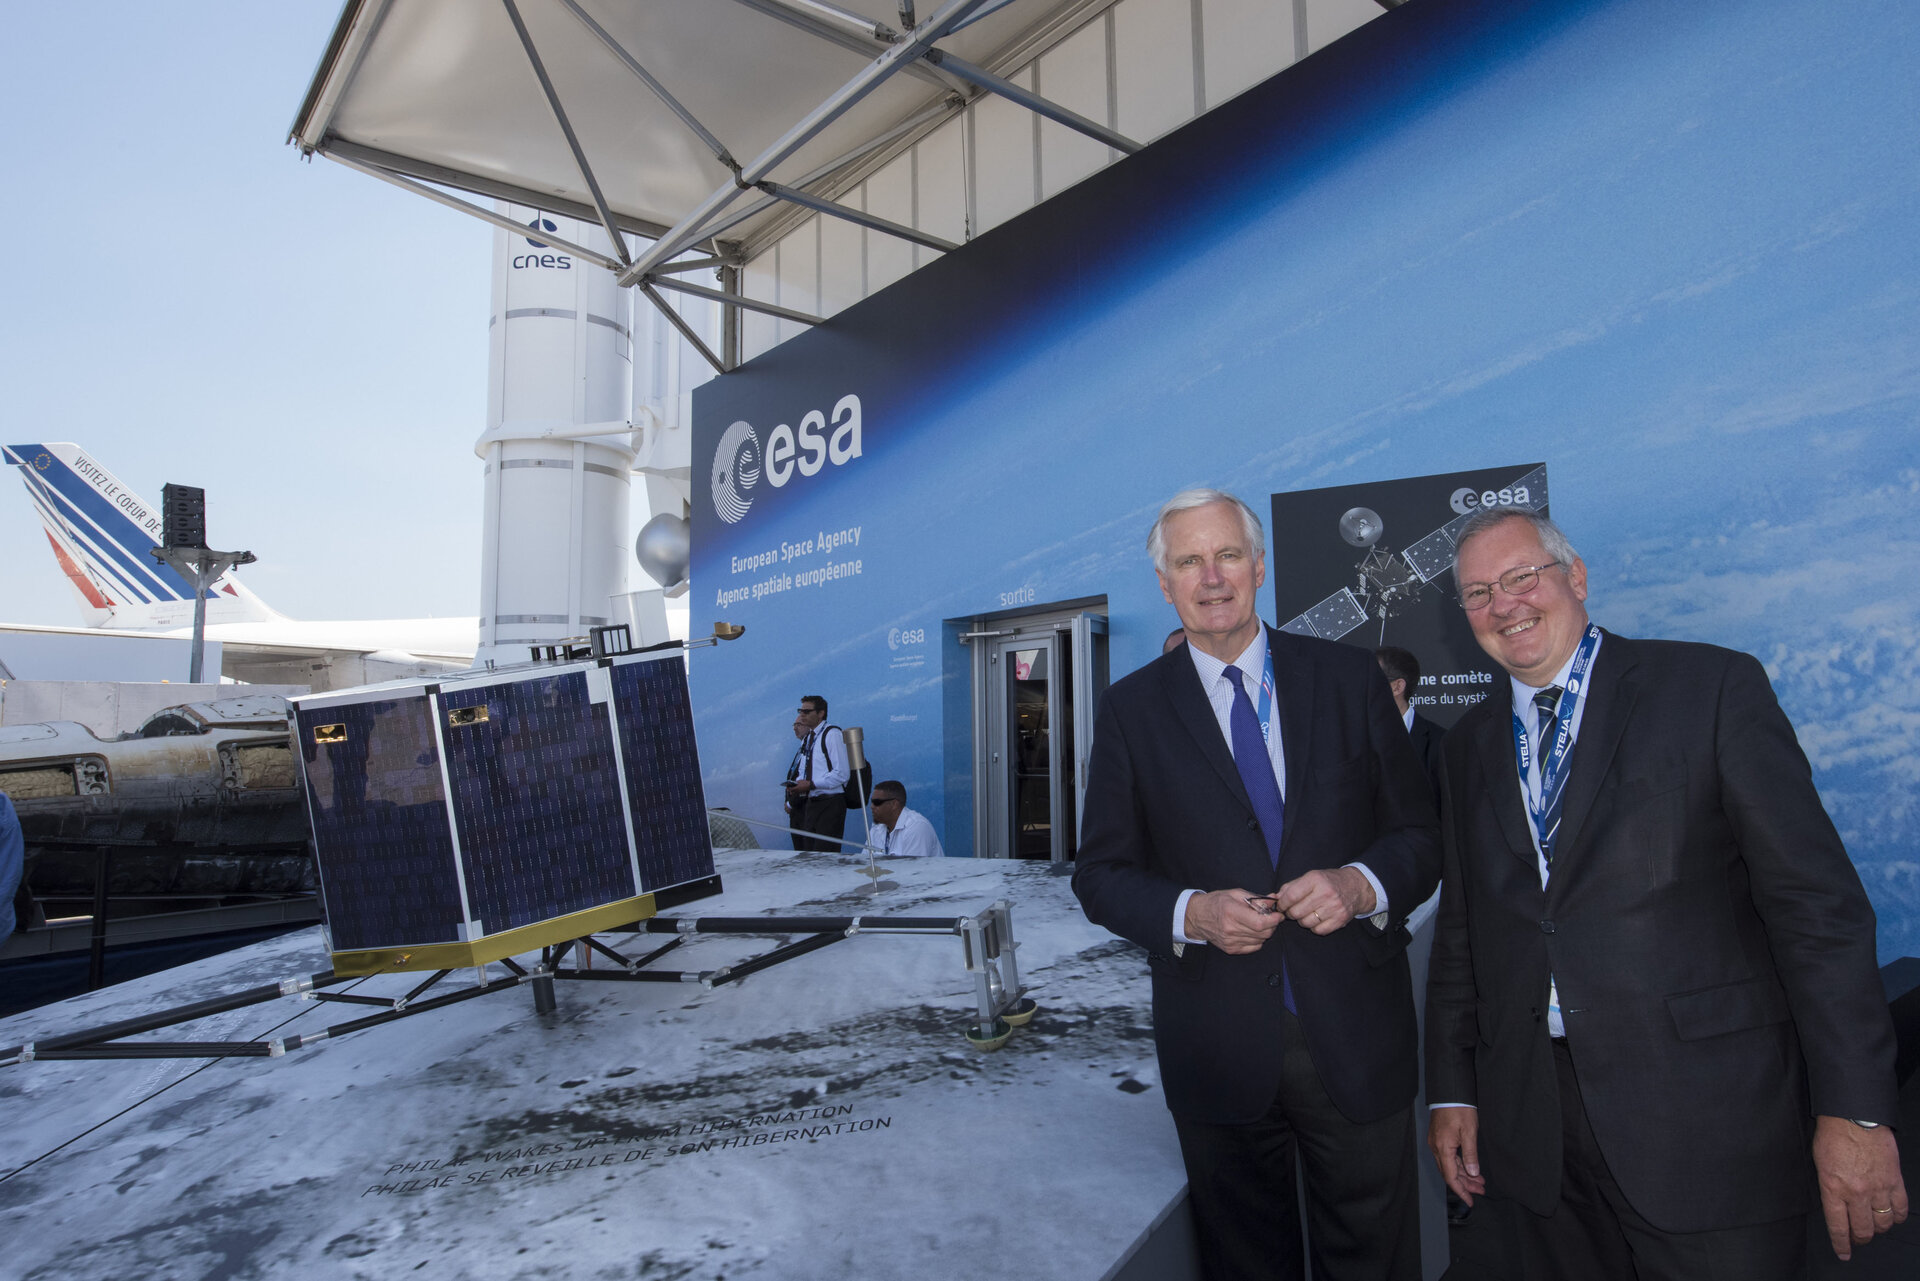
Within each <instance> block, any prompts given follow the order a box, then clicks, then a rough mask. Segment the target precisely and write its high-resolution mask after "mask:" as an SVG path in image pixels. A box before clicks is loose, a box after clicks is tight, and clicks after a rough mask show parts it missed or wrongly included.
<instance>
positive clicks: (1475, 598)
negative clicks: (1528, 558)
mask: <svg viewBox="0 0 1920 1281" xmlns="http://www.w3.org/2000/svg"><path fill="white" fill-rule="evenodd" d="M1560 563H1561V562H1559V561H1557V560H1550V561H1548V562H1547V563H1546V564H1544V565H1516V566H1515V567H1514V568H1512V569H1510V570H1508V571H1507V572H1506V573H1504V574H1502V575H1500V590H1501V591H1503V592H1505V593H1506V594H1507V595H1509V596H1525V595H1526V594H1527V593H1528V592H1530V591H1532V590H1533V588H1534V585H1535V584H1536V583H1538V582H1539V581H1540V571H1541V570H1543V569H1557V568H1559V566H1560ZM1458 599H1459V601H1460V608H1461V609H1464V610H1468V611H1469V612H1471V611H1472V610H1476V609H1485V608H1486V607H1487V606H1488V605H1490V604H1492V603H1493V584H1492V583H1468V584H1467V585H1466V586H1465V587H1462V588H1461V589H1460V595H1459V597H1458Z"/></svg>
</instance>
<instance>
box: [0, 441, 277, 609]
mask: <svg viewBox="0 0 1920 1281" xmlns="http://www.w3.org/2000/svg"><path fill="white" fill-rule="evenodd" d="M0 459H4V461H5V462H6V463H7V464H8V465H10V466H13V467H17V468H19V469H20V478H21V480H22V481H23V482H24V483H25V484H26V487H27V495H28V497H29V498H31V499H32V500H33V507H34V510H35V511H36V512H37V513H39V516H40V523H41V524H43V525H44V526H46V531H47V541H48V543H50V544H51V545H52V547H53V555H54V560H55V561H56V562H58V564H59V566H60V572H61V573H63V574H65V575H66V578H67V581H68V582H69V583H71V584H72V585H73V589H74V593H75V595H76V596H78V598H79V601H80V610H81V614H82V616H83V617H84V619H85V621H86V624H87V626H89V627H102V628H110V629H131V630H148V629H162V628H174V627H184V626H188V625H190V624H191V623H192V622H193V585H192V584H191V583H189V582H188V581H187V580H186V579H185V578H183V577H181V576H180V574H178V573H177V572H175V571H174V570H173V569H172V568H171V567H170V566H167V565H163V564H161V563H160V562H159V561H158V560H155V559H154V557H153V556H152V555H151V552H152V549H153V548H155V547H158V546H159V545H160V533H161V521H160V512H159V511H158V509H156V508H154V507H153V506H151V505H150V504H148V503H147V502H145V501H144V500H142V499H141V498H140V496H139V495H138V494H136V493H134V492H133V491H132V490H130V489H128V488H127V487H126V486H125V485H123V484H121V483H120V481H119V480H118V479H116V478H115V477H114V475H113V473H111V472H109V471H108V470H107V469H106V468H104V467H102V466H101V465H100V464H99V463H97V462H95V461H94V460H93V459H92V458H91V457H89V456H88V455H87V453H86V452H85V451H84V450H82V449H81V448H80V447H79V446H78V445H75V444H72V443H70V442H60V443H52V444H40V445H7V446H4V447H0ZM278 617H280V615H279V614H278V613H276V612H275V611H274V610H273V609H272V608H270V607H269V606H268V605H267V604H266V602H264V601H262V600H261V599H260V598H259V597H258V596H255V595H254V594H253V593H252V592H251V591H249V590H247V589H246V588H245V587H243V586H242V585H241V584H240V582H239V580H238V579H236V578H235V577H234V576H233V574H232V573H227V574H223V575H221V577H220V578H219V579H218V580H217V581H216V582H215V583H214V585H213V587H212V589H211V590H209V592H208V593H207V621H208V622H210V623H244V622H259V621H263V620H266V619H271V618H278Z"/></svg>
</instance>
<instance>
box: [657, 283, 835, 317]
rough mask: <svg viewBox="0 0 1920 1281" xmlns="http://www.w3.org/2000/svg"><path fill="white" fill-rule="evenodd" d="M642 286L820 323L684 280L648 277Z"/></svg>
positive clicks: (788, 309)
mask: <svg viewBox="0 0 1920 1281" xmlns="http://www.w3.org/2000/svg"><path fill="white" fill-rule="evenodd" d="M643 283H644V284H648V285H653V286H655V287H657V288H660V289H671V290H672V291H673V292H674V293H677V294H691V295H692V296H693V297H695V298H705V299H707V300H708V301H709V302H717V303H719V304H720V305H721V306H722V307H739V308H742V309H743V310H746V311H757V312H760V313H761V314H762V315H767V316H778V317H780V319H782V320H797V321H799V322H800V323H801V324H803V325H818V324H821V323H822V320H821V318H820V317H819V316H809V315H808V314H807V313H806V312H804V311H795V310H794V309H793V308H791V307H782V306H780V305H779V304H778V303H771V302H761V301H759V300H758V299H756V298H747V297H744V296H742V295H740V294H727V293H721V292H720V291H719V290H718V289H708V288H706V287H705V286H704V285H690V284H688V283H687V282H686V281H684V280H663V279H656V278H654V277H652V276H649V277H648V278H647V279H646V280H645V281H644V282H643Z"/></svg>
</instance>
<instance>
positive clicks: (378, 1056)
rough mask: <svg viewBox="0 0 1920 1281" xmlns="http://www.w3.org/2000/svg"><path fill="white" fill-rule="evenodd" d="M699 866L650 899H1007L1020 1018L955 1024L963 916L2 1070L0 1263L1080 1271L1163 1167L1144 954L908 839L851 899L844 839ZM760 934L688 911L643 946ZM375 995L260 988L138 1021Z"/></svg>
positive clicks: (915, 910) (218, 1019)
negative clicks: (995, 1024)
mask: <svg viewBox="0 0 1920 1281" xmlns="http://www.w3.org/2000/svg"><path fill="white" fill-rule="evenodd" d="M719 867H720V872H721V875H722V876H723V878H724V880H725V884H726V887H727V888H726V892H725V894H723V895H721V896H719V897H717V898H712V899H706V900H702V901H700V902H697V903H693V904H688V905H686V906H683V907H681V908H678V909H675V910H674V911H673V912H672V913H670V914H671V915H676V916H719V915H759V914H775V913H784V914H788V915H855V914H865V915H879V914H892V915H915V916H946V917H952V916H960V915H965V914H970V913H973V912H977V911H979V910H981V909H983V908H985V907H986V906H988V905H989V904H990V903H992V902H993V901H995V900H996V899H999V898H1003V897H1004V898H1007V899H1009V900H1011V901H1012V903H1013V904H1014V910H1013V921H1014V931H1015V936H1016V937H1017V938H1018V939H1019V941H1020V943H1021V945H1022V946H1021V948H1020V950H1019V952H1018V959H1019V962H1020V966H1021V973H1022V978H1023V979H1024V980H1025V982H1026V984H1027V986H1028V988H1029V993H1030V995H1031V996H1032V997H1033V998H1034V999H1035V1000H1037V1001H1038V1002H1039V1005H1040V1011H1039V1013H1038V1015H1037V1016H1036V1017H1035V1018H1034V1020H1033V1022H1032V1023H1031V1024H1030V1025H1029V1026H1027V1027H1025V1028H1023V1029H1020V1030H1018V1031H1016V1032H1015V1034H1014V1036H1013V1038H1012V1039H1011V1040H1010V1041H1009V1042H1008V1044H1007V1045H1006V1046H1005V1047H1004V1048H1003V1049H1001V1050H999V1051H997V1052H993V1053H983V1052H980V1051H977V1050H974V1049H972V1048H970V1047H969V1045H968V1044H967V1042H966V1040H965V1038H964V1035H963V1033H964V1029H965V1027H966V1025H967V1024H968V1023H969V1022H970V1021H971V1019H972V1011H973V1004H974V988H973V980H972V977H971V976H970V975H968V974H967V973H966V971H965V969H964V965H963V961H962V952H961V944H960V942H959V940H958V939H957V938H951V937H934V938H927V937H900V936H887V935H878V934H871V935H860V936H857V937H855V938H851V939H847V940H845V941H842V942H839V943H836V944H834V945H833V946H831V947H827V948H824V949H822V950H820V951H818V952H815V953H812V954H810V955H807V956H804V957H801V958H799V959H797V960H794V961H790V962H788V963H786V964H783V965H779V966H776V967H774V968H772V969H769V970H767V971H764V972H762V973H759V974H756V975H753V976H751V977H749V978H747V979H746V980H744V981H742V982H740V983H736V984H729V985H725V986H721V987H718V988H715V989H713V990H711V991H707V990H703V989H702V988H700V987H699V986H697V985H677V984H655V983H585V982H561V983H560V984H558V996H559V1007H560V1008H559V1010H558V1011H557V1012H556V1013H554V1014H551V1015H546V1016H541V1015H537V1014H535V1012H534V1010H533V1000H532V993H531V989H530V988H528V987H527V986H525V985H522V986H520V987H516V988H512V989H509V990H507V991H505V992H501V993H497V994H494V995H490V996H485V997H481V998H478V999H476V1000H472V1001H467V1002H464V1003H461V1004H458V1005H455V1006H452V1007H449V1008H447V1009H442V1010H434V1011H428V1012H426V1013H423V1014H420V1015H418V1016H416V1017H413V1018H408V1019H403V1020H400V1021H398V1022H396V1023H393V1024H390V1025H387V1026H382V1027H376V1028H371V1029H368V1030H365V1031H361V1032H356V1033H353V1034H350V1035H347V1036H344V1037H341V1038H340V1039H338V1040H329V1041H324V1042H321V1043H320V1044H319V1045H317V1046H313V1047H309V1048H306V1049H300V1050H295V1051H293V1052H291V1053H289V1054H287V1055H286V1056H285V1057H283V1058H275V1059H260V1058H253V1059H230V1060H219V1061H214V1062H211V1063H207V1062H194V1061H161V1062H155V1061H151V1060H116V1061H104V1062H101V1061H95V1062H63V1061H35V1062H30V1063H25V1064H20V1065H15V1066H10V1067H3V1068H0V1117H4V1120H5V1123H4V1124H3V1125H0V1241H4V1242H5V1245H4V1249H3V1250H0V1254H3V1255H4V1258H5V1268H4V1272H5V1274H6V1275H8V1276H12V1277H19V1278H23V1279H25V1278H43V1277H60V1278H63V1279H64V1278H72V1279H75V1281H79V1279H82V1278H92V1277H100V1278H126V1277H143V1278H148V1277H152V1278H159V1277H194V1278H208V1277H233V1278H250V1277H270V1276H290V1275H295V1274H300V1275H319V1276H325V1277H368V1278H373V1277H379V1278H393V1277H402V1276H413V1275H418V1276H422V1277H454V1278H523V1277H527V1278H531V1277H556V1278H557V1277H566V1278H614V1277H622V1278H627V1277H631V1278H662V1279H663V1281H665V1279H668V1278H672V1279H680V1278H688V1279H692V1278H713V1279H715V1281H718V1279H719V1278H755V1277H758V1278H781V1279H783V1281H784V1279H787V1278H823V1279H824V1278H846V1277H873V1278H889V1277H972V1276H980V1275H990V1276H1018V1277H1022V1278H1036V1279H1037V1278H1056V1277H1057V1278H1088V1279H1090V1281H1091V1279H1093V1278H1099V1277H1102V1276H1103V1275H1105V1274H1107V1273H1108V1272H1109V1271H1110V1270H1111V1269H1112V1268H1113V1267H1114V1266H1115V1265H1116V1264H1117V1263H1118V1262H1119V1261H1121V1260H1122V1259H1123V1258H1124V1257H1126V1255H1127V1253H1128V1252H1129V1250H1130V1249H1131V1248H1132V1246H1133V1245H1134V1244H1135V1243H1136V1241H1137V1240H1138V1239H1139V1238H1140V1236H1141V1235H1142V1233H1143V1232H1145V1230H1146V1229H1147V1228H1148V1226H1149V1225H1150V1224H1151V1223H1152V1222H1153V1221H1154V1220H1155V1218H1156V1216H1157V1215H1159V1214H1160V1213H1161V1212H1162V1211H1163V1210H1164V1209H1165V1208H1166V1206H1167V1205H1168V1204H1169V1203H1170V1202H1172V1201H1173V1200H1174V1199H1175V1198H1176V1197H1177V1196H1178V1195H1179V1194H1180V1191H1181V1189H1182V1186H1183V1183H1184V1176H1183V1175H1182V1173H1181V1168H1180V1159H1179V1152H1178V1146H1177V1144H1176V1141H1175V1138H1174V1132H1173V1126H1172V1123H1171V1121H1170V1120H1169V1118H1168V1116H1167V1112H1166V1109H1165V1106H1164V1103H1163V1101H1162V1098H1161V1095H1160V1091H1159V1089H1158V1083H1157V1077H1156V1075H1155V1071H1154V1063H1153V1041H1152V1036H1151V1033H1150V1031H1149V1020H1148V1012H1147V1004H1146V1002H1147V984H1146V974H1145V963H1144V960H1143V959H1142V958H1141V957H1140V956H1139V954H1138V952H1137V951H1136V950H1134V949H1133V948H1131V947H1130V946H1128V945H1126V944H1123V943H1120V942H1118V941H1117V940H1115V939H1113V938H1112V937H1111V936H1109V935H1107V934H1106V933H1105V932H1104V931H1101V930H1099V929H1096V928H1095V927H1093V926H1091V925H1089V924H1087V922H1086V921H1085V919H1084V918H1083V917H1082V916H1081V915H1080V913H1079V910H1078V907H1077V905H1076V904H1075V903H1074V901H1073V897H1072V894H1071V893H1070V891H1069V888H1068V884H1067V881H1066V879H1065V878H1062V877H1053V876H1050V875H1048V869H1047V868H1046V867H1045V866H1044V865H1032V864H1018V863H1006V862H993V861H984V860H979V861H977V860H973V859H940V860H928V861H926V862H922V863H912V864H896V865H895V866H893V867H892V868H891V869H890V870H889V872H888V875H887V878H886V880H885V881H883V882H882V886H883V888H882V890H881V891H880V892H879V893H878V894H877V895H875V894H867V893H863V892H862V890H863V887H865V886H866V885H867V884H868V883H869V882H868V880H867V878H866V877H865V876H863V875H861V874H860V872H859V870H858V868H857V867H856V865H854V864H852V863H850V862H848V861H845V860H843V859H841V858H838V857H835V856H829V855H820V854H809V855H794V854H790V853H785V852H774V851H765V852H763V851H738V852H727V851H723V852H722V854H721V856H720V864H719ZM615 941H616V942H617V943H618V945H619V946H620V947H621V949H622V950H623V951H626V952H627V953H628V954H630V955H635V954H638V953H639V952H641V951H644V950H645V949H646V948H648V947H651V946H657V945H658V944H659V943H662V942H665V941H666V940H665V938H664V937H661V936H644V937H643V936H618V937H617V938H616V939H615ZM779 941H780V940H775V939H764V938H727V937H717V936H710V937H702V938H696V939H694V940H691V941H689V942H688V943H686V944H685V945H683V946H682V947H680V948H678V949H676V950H675V951H674V952H672V953H669V954H668V955H667V956H666V957H664V958H662V960H661V961H660V962H658V963H657V966H658V967H659V968H668V969H689V970H709V969H713V968H716V967H717V966H719V965H722V964H726V963H728V962H730V961H734V960H738V959H742V958H744V957H746V956H749V955H753V954H756V953H758V952H761V951H765V950H767V949H768V948H770V947H772V946H774V945H776V944H777V942H779ZM326 968H327V957H326V952H325V944H324V942H323V939H322V936H321V934H320V932H319V930H318V929H313V930H306V931H302V932H299V933H296V934H292V935H288V936H285V937H283V938H281V939H278V940H275V941H273V942H270V943H265V944H260V945H257V946H254V947H252V948H248V949H246V950H244V951H240V952H236V953H232V954H229V955H228V956H226V957H221V958H215V959H212V960H208V961H203V962H199V963H196V964H194V965H190V966H185V967H182V968H181V969H178V970H174V971H171V972H169V973H166V974H161V975H155V976H152V977H150V978H147V979H142V980H139V981H136V982H132V983H127V984H123V985H121V986H118V987H114V988H111V989H108V990H105V991H102V992H98V993H93V994H91V995H89V996H86V997H82V998H76V999H74V1000H71V1001H67V1002H64V1003H62V1004H60V1005H55V1006H51V1007H47V1008H44V1009H41V1010H36V1011H32V1012H29V1013H27V1014H22V1015H17V1016H15V1017H13V1018H10V1019H6V1020H0V1047H5V1046H9V1045H14V1044H17V1043H20V1042H23V1041H28V1040H33V1039H35V1038H36V1037H45V1036H52V1035H56V1034H59V1033H61V1032H66V1031H71V1030H75V1029H79V1028H84V1027H90V1026H95V1025H98V1024H101V1023H105V1022H108V1021H111V1020H114V1019H120V1018H126V1017H130V1016H132V1015H135V1014H138V1013H142V1012H145V1011H148V1010H153V1009H158V1008H164V1007H166V1006H171V1005H179V1004H184V1003H186V1002H188V1001H193V1000H199V999H203V998H206V997H208V996H212V995H216V994H219V993H222V992H229V991H235V990H238V989H241V988H244V987H247V986H250V985H254V984H258V983H263V982H270V981H275V980H278V979H282V978H287V977H293V976H296V975H301V974H308V973H313V972H317V971H321V970H324V969H326ZM500 972H501V971H500V970H499V967H495V969H494V973H495V974H496V975H497V974H499V973H500ZM421 977H423V976H419V975H388V976H382V977H379V978H375V979H371V980H365V981H363V982H362V983H361V984H360V985H359V986H358V987H356V988H354V989H351V990H355V991H358V992H360V993H362V994H368V995H380V996H391V995H398V994H400V993H402V992H404V991H406V990H407V989H408V988H410V987H411V986H413V985H414V984H415V983H417V982H418V981H419V979H420V978H421ZM473 981H474V979H473V975H472V973H471V972H470V971H469V972H466V973H465V974H457V975H453V976H449V978H448V979H447V980H445V981H444V982H443V985H442V989H443V990H444V989H445V988H446V986H447V985H448V984H452V983H455V982H464V983H472V982H473ZM335 990H345V989H335ZM372 1012H373V1011H371V1010H369V1009H367V1008H366V1007H360V1006H352V1005H343V1004H339V1003H333V1002H328V1003H312V1002H300V1001H295V1000H291V999H282V1000H279V1001H275V1002H272V1003H269V1004H266V1005H260V1006H254V1007H250V1008H247V1009H243V1010H239V1011H234V1012H231V1013H227V1014H223V1015H218V1016H215V1017H212V1018H209V1019H206V1020H202V1021H201V1022H200V1023H199V1024H195V1025H187V1026H184V1027H181V1028H176V1029H170V1030H167V1031H162V1032H156V1033H151V1034H148V1037H150V1038H152V1039H171V1040H184V1039H209V1040H211V1039H251V1038H260V1037H265V1036H268V1035H269V1034H271V1035H275V1036H284V1035H289V1034H294V1033H299V1032H308V1031H313V1030H317V1029H319V1028H322V1027H325V1026H327V1025H329V1024H336V1023H340V1022H344V1021H346V1020H347V1019H350V1018H354V1017H357V1016H359V1015H362V1014H366V1013H372ZM9 1171H11V1172H13V1173H11V1174H9V1173H8V1172H9Z"/></svg>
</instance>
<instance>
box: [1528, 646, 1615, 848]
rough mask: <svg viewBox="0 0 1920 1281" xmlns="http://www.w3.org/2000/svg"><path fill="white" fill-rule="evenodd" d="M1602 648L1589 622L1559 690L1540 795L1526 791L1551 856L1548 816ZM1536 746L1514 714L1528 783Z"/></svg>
mask: <svg viewBox="0 0 1920 1281" xmlns="http://www.w3.org/2000/svg"><path fill="white" fill-rule="evenodd" d="M1599 648H1600V626H1599V624H1597V623H1588V624H1587V631H1586V635H1584V636H1582V637H1581V638H1580V648H1579V649H1577V650H1575V651H1574V652H1573V666H1572V667H1570V668H1569V669H1568V670H1567V684H1566V688H1565V689H1563V690H1561V691H1560V702H1559V705H1558V706H1557V708H1556V709H1555V712H1554V715H1555V718H1556V726H1555V729H1554V734H1553V742H1552V743H1550V744H1546V745H1545V746H1546V753H1545V755H1544V756H1543V757H1542V758H1541V761H1540V798H1539V800H1537V801H1536V800H1535V799H1534V796H1533V790H1532V789H1531V788H1529V789H1528V790H1527V813H1528V816H1529V817H1530V818H1532V819H1533V831H1534V835H1535V836H1536V837H1538V838H1539V840H1540V846H1541V849H1542V851H1543V852H1546V853H1547V856H1548V857H1549V858H1551V857H1552V853H1551V851H1550V850H1548V848H1547V833H1548V830H1549V827H1548V816H1549V815H1550V814H1551V813H1552V811H1553V808H1554V802H1555V801H1557V800H1558V799H1559V797H1560V789H1561V788H1562V787H1564V786H1565V785H1566V781H1567V779H1566V768H1567V755H1568V753H1570V752H1572V751H1573V713H1574V709H1575V708H1576V707H1578V706H1579V704H1580V699H1581V698H1582V697H1583V696H1584V695H1585V693H1586V676H1587V669H1588V668H1590V667H1592V666H1593V656H1594V653H1595V652H1596V651H1597V650H1598V649H1599ZM1532 748H1533V745H1532V744H1531V743H1530V742H1529V741H1528V736H1527V726H1526V722H1525V721H1522V720H1521V719H1520V713H1519V712H1517V711H1516V712H1514V713H1513V753H1514V757H1515V759H1516V760H1517V761H1518V763H1519V766H1520V781H1521V782H1522V783H1525V782H1526V779H1527V771H1528V770H1529V769H1530V768H1531V767H1532V764H1533V751H1532Z"/></svg>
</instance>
